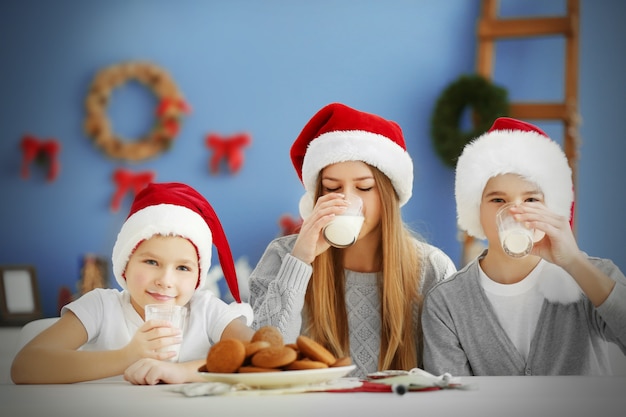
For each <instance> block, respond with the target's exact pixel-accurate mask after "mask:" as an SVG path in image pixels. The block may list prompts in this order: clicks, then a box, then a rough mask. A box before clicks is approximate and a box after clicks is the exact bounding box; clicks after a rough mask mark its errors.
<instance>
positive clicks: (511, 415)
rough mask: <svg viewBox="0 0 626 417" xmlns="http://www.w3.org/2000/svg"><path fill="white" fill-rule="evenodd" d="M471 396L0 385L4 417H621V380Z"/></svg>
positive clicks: (506, 383) (511, 381)
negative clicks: (204, 393)
mask: <svg viewBox="0 0 626 417" xmlns="http://www.w3.org/2000/svg"><path fill="white" fill-rule="evenodd" d="M462 382H463V384H464V385H472V386H474V389H472V390H440V391H427V392H410V393H407V394H405V395H403V396H399V395H396V394H392V393H327V392H311V393H298V394H283V395H267V394H264V395H260V394H246V395H235V396H233V395H228V396H211V397H186V396H184V395H183V394H180V393H177V392H173V391H172V386H168V385H157V386H133V385H130V384H128V383H126V382H124V381H123V380H121V379H117V378H116V379H110V380H104V381H97V382H91V383H81V384H72V385H21V386H17V385H0V415H2V416H6V417H9V416H11V417H19V416H35V417H37V416H40V417H57V416H64V417H73V416H85V417H92V416H93V417H100V416H104V417H127V416H131V417H132V416H150V417H157V416H168V417H190V416H215V417H226V416H247V417H257V416H274V417H280V416H290V417H296V416H297V417H299V416H324V417H333V416H346V417H362V416H377V417H381V416H382V417H391V416H398V415H402V414H406V415H411V416H452V415H458V416H463V417H466V416H480V417H489V416H503V417H516V416H520V417H522V416H523V417H531V416H542V417H551V416H567V417H576V416H585V417H597V416H605V415H615V416H622V415H624V414H625V412H626V377H579V376H575V377H565V376H561V377H523V376H519V377H465V378H462Z"/></svg>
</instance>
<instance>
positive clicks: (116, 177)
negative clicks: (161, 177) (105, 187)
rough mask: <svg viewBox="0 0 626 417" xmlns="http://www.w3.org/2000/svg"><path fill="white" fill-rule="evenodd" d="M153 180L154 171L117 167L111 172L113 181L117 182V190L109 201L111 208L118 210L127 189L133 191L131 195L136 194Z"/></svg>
mask: <svg viewBox="0 0 626 417" xmlns="http://www.w3.org/2000/svg"><path fill="white" fill-rule="evenodd" d="M153 180H154V172H152V171H144V172H138V173H134V172H131V171H129V170H127V169H123V168H118V169H116V170H115V172H114V173H113V181H114V182H115V183H116V184H117V191H115V194H113V200H112V201H111V210H113V211H118V210H119V208H120V203H121V201H122V198H123V197H124V195H126V193H127V192H128V190H132V191H133V197H134V196H136V195H137V193H138V192H139V191H141V190H142V189H144V188H145V187H146V186H147V185H148V184H150V183H151V182H152V181H153Z"/></svg>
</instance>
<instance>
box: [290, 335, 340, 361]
mask: <svg viewBox="0 0 626 417" xmlns="http://www.w3.org/2000/svg"><path fill="white" fill-rule="evenodd" d="M296 344H297V345H298V349H299V350H300V352H302V355H304V356H305V357H307V358H309V359H311V360H314V361H319V362H323V363H325V364H326V365H332V364H333V363H335V361H336V360H337V358H335V355H333V354H332V353H331V352H330V351H329V350H328V349H326V348H325V347H324V346H322V345H321V344H319V343H317V342H316V341H315V340H313V339H311V338H310V337H307V336H304V335H300V336H298V339H296Z"/></svg>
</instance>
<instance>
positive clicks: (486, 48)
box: [463, 0, 580, 263]
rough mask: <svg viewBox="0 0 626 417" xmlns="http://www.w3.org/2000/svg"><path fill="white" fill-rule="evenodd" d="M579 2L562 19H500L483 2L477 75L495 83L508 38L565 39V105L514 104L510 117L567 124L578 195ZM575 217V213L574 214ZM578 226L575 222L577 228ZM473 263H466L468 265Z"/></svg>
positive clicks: (570, 0)
mask: <svg viewBox="0 0 626 417" xmlns="http://www.w3.org/2000/svg"><path fill="white" fill-rule="evenodd" d="M579 12H580V7H579V0H567V15H566V16H558V17H527V18H506V19H503V18H499V17H498V1H497V0H482V10H481V15H480V17H479V19H478V27H477V37H478V52H477V61H476V72H477V73H478V74H480V75H482V76H483V77H485V78H487V79H489V80H491V79H493V65H494V61H495V42H496V41H497V40H499V39H507V38H529V37H539V36H564V37H565V86H564V90H565V91H564V98H563V101H561V102H511V103H510V108H509V115H510V116H511V117H514V118H518V119H522V120H558V121H561V122H563V126H564V134H565V136H564V138H563V150H564V152H565V155H566V156H567V161H568V163H569V166H570V168H571V169H572V181H573V183H574V192H576V183H577V181H576V180H577V161H578V145H579V135H578V125H579V120H580V117H579V115H578V38H579V33H578V30H579V14H580V13H579ZM574 215H575V213H574ZM575 224H576V222H574V225H575ZM472 243H475V242H473V239H472V238H470V237H468V236H466V237H465V239H464V241H463V245H464V250H463V254H464V257H465V255H466V249H467V246H468V245H471V244H472ZM469 260H470V259H467V258H466V259H464V260H463V262H464V263H465V262H467V261H469Z"/></svg>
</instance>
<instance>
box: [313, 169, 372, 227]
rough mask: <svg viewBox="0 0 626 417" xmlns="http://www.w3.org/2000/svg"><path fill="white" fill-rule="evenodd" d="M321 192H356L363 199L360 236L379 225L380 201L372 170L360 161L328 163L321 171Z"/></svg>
mask: <svg viewBox="0 0 626 417" xmlns="http://www.w3.org/2000/svg"><path fill="white" fill-rule="evenodd" d="M321 175H322V189H323V194H328V193H342V194H346V195H347V194H356V195H358V196H359V197H361V199H362V200H363V216H365V221H364V222H363V227H362V228H361V233H360V234H359V237H360V238H363V237H364V236H367V235H368V234H369V233H370V232H371V231H372V230H374V229H377V228H378V226H379V225H380V217H381V202H380V194H379V192H378V186H377V184H376V181H375V180H374V176H373V174H372V170H371V169H370V167H369V166H367V164H366V163H364V162H361V161H346V162H339V163H336V164H332V165H328V166H327V167H325V168H324V169H323V170H322V172H321Z"/></svg>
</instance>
